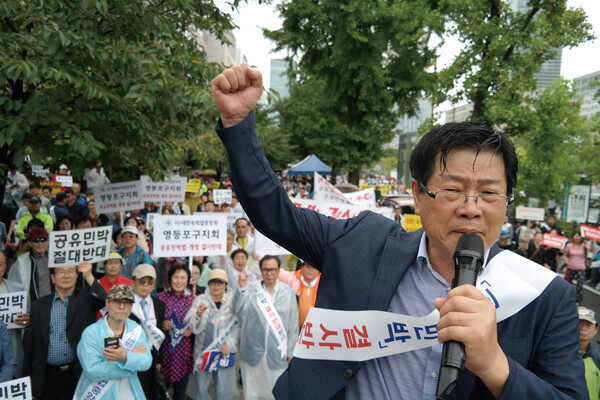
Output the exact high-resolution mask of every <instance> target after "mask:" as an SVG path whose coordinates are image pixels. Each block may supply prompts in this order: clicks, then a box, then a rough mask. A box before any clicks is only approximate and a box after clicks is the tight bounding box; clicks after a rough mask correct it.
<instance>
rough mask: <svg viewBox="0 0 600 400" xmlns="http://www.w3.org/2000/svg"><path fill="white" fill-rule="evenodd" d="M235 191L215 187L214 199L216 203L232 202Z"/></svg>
mask: <svg viewBox="0 0 600 400" xmlns="http://www.w3.org/2000/svg"><path fill="white" fill-rule="evenodd" d="M232 197H233V193H232V191H231V189H215V190H213V200H214V202H215V204H217V205H218V204H223V203H227V204H231V200H232Z"/></svg>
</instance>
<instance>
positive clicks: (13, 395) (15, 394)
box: [0, 376, 33, 400]
mask: <svg viewBox="0 0 600 400" xmlns="http://www.w3.org/2000/svg"><path fill="white" fill-rule="evenodd" d="M0 399H2V400H4V399H23V400H31V399H33V397H32V396H31V380H30V379H29V377H28V376H27V377H25V378H20V379H15V380H12V381H8V382H2V383H0Z"/></svg>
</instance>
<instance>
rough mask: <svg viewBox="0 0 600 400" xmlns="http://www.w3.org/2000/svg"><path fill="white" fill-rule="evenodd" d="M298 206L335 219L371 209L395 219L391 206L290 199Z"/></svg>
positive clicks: (352, 215) (345, 217)
mask: <svg viewBox="0 0 600 400" xmlns="http://www.w3.org/2000/svg"><path fill="white" fill-rule="evenodd" d="M290 200H291V201H292V202H293V203H294V205H296V207H301V208H306V209H309V210H314V211H317V212H320V213H321V214H323V215H325V216H327V217H332V218H335V219H348V218H353V217H356V216H357V215H358V214H360V213H361V212H363V211H366V210H369V211H372V212H374V213H376V214H379V215H382V216H384V217H386V218H389V219H394V209H392V208H391V207H378V208H366V207H363V206H354V205H351V204H341V203H325V202H321V201H315V200H308V199H290Z"/></svg>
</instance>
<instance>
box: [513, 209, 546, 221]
mask: <svg viewBox="0 0 600 400" xmlns="http://www.w3.org/2000/svg"><path fill="white" fill-rule="evenodd" d="M516 217H517V219H520V220H523V221H527V220H529V221H543V220H544V209H543V208H537V207H525V206H518V207H517V209H516Z"/></svg>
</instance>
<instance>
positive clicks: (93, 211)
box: [87, 199, 100, 227]
mask: <svg viewBox="0 0 600 400" xmlns="http://www.w3.org/2000/svg"><path fill="white" fill-rule="evenodd" d="M87 206H88V210H90V214H89V215H90V218H91V219H92V223H93V225H94V227H97V226H98V218H100V215H99V214H96V202H95V201H94V199H91V200H88V202H87Z"/></svg>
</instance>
